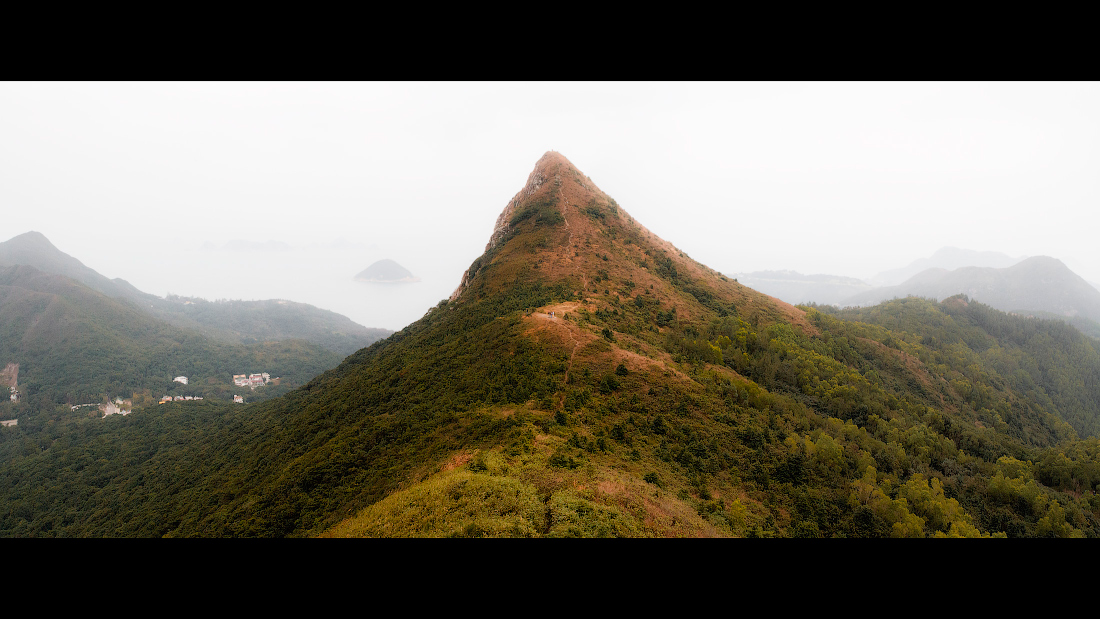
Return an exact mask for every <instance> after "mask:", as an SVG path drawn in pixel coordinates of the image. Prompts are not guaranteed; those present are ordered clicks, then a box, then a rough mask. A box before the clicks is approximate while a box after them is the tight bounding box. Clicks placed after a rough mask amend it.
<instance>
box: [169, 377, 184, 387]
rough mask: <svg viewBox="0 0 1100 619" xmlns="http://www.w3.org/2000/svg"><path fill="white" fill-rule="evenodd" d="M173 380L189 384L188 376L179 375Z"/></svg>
mask: <svg viewBox="0 0 1100 619" xmlns="http://www.w3.org/2000/svg"><path fill="white" fill-rule="evenodd" d="M172 380H174V381H176V382H177V383H183V384H185V385H186V384H187V377H186V376H177V377H175V378H173V379H172Z"/></svg>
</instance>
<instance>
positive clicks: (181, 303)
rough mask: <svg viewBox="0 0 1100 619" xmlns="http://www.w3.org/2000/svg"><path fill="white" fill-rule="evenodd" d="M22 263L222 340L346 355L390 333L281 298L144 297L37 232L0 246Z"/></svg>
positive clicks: (8, 261) (0, 257)
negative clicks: (285, 343)
mask: <svg viewBox="0 0 1100 619" xmlns="http://www.w3.org/2000/svg"><path fill="white" fill-rule="evenodd" d="M14 265H28V266H33V267H35V268H36V269H38V270H40V271H43V272H45V273H54V274H57V275H63V276H65V277H68V278H71V279H74V280H76V281H78V282H80V283H82V284H84V285H85V286H87V287H89V288H91V289H92V290H95V291H97V292H100V293H102V294H104V295H106V296H108V297H111V298H114V299H118V300H125V301H128V302H129V303H131V304H132V305H133V306H134V307H136V308H138V309H140V310H141V311H143V312H145V313H147V314H150V315H152V316H155V317H156V318H159V319H161V320H164V321H167V322H168V323H170V324H173V325H175V326H177V327H180V328H184V329H190V330H194V331H198V332H200V333H202V334H203V335H206V336H208V337H212V338H215V339H219V340H222V341H225V342H232V343H237V344H252V343H256V342H260V341H268V340H286V339H303V340H306V341H307V342H312V343H314V344H318V345H320V346H322V347H324V348H327V349H328V350H331V351H333V352H336V353H339V354H341V355H344V356H347V355H349V354H351V353H353V352H355V351H356V350H359V349H360V348H363V347H364V346H368V345H370V344H372V343H374V342H376V341H378V340H380V339H382V338H384V337H387V336H388V335H389V334H390V333H392V332H391V331H389V330H388V329H373V328H368V327H364V326H362V325H359V324H357V323H355V322H352V321H351V319H349V318H347V317H345V316H342V315H340V314H337V313H335V312H331V311H328V310H323V309H320V308H316V307H313V306H312V305H308V304H305V303H295V302H293V301H285V300H267V301H226V302H218V303H213V302H209V301H206V300H204V299H195V298H182V297H171V298H161V297H158V296H155V295H151V294H147V293H144V292H142V291H140V290H138V289H137V288H135V287H134V286H133V285H131V284H130V283H129V282H127V281H125V280H123V279H118V278H116V279H108V278H106V277H104V276H102V275H100V274H99V273H97V272H96V271H95V270H93V269H90V268H88V267H87V266H85V265H84V264H83V263H82V262H80V261H79V260H77V259H76V258H73V257H72V256H70V255H68V254H66V253H64V252H62V251H61V250H59V249H58V248H57V247H55V246H54V245H53V244H52V243H50V241H49V240H48V239H47V238H46V237H45V236H43V235H42V234H41V233H39V232H27V233H25V234H21V235H19V236H17V237H14V238H12V239H9V240H7V241H5V242H3V243H0V267H3V266H14Z"/></svg>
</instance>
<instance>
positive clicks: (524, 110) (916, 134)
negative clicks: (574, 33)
mask: <svg viewBox="0 0 1100 619" xmlns="http://www.w3.org/2000/svg"><path fill="white" fill-rule="evenodd" d="M551 149H553V150H557V151H559V152H561V153H562V154H564V155H565V156H566V157H567V158H569V159H570V160H571V161H572V162H573V163H574V165H576V166H577V167H578V168H579V169H580V170H581V171H582V172H583V173H585V174H586V175H588V176H589V177H591V178H592V180H593V181H594V182H595V183H596V184H597V185H598V186H599V187H600V188H601V189H603V190H604V191H605V192H607V193H608V194H609V195H611V196H612V197H614V198H615V199H616V201H618V203H619V204H620V205H621V206H622V207H623V208H625V209H626V210H627V211H628V212H629V213H630V214H631V215H633V216H634V218H635V219H637V220H638V221H640V222H641V223H642V224H644V225H645V226H647V227H648V228H649V229H650V230H652V231H653V232H655V233H656V234H658V235H659V236H661V237H663V238H665V239H667V240H669V241H671V242H672V243H673V244H675V245H676V246H678V247H679V248H681V249H682V250H684V251H685V252H687V253H688V254H689V255H691V256H692V257H693V258H695V259H696V260H699V261H701V262H703V263H705V264H707V265H709V266H711V267H713V268H715V269H717V270H719V271H723V272H727V273H732V272H745V271H755V270H763V269H793V270H797V271H800V272H802V273H807V274H810V273H831V274H837V275H849V276H853V277H870V276H871V275H873V274H875V273H877V272H879V271H883V270H886V269H891V268H897V267H901V266H904V265H906V264H908V263H909V262H912V261H913V260H915V259H917V258H921V257H927V256H930V255H931V254H932V253H933V252H934V251H935V250H937V249H939V248H940V247H943V246H947V245H950V246H956V247H963V248H967V249H974V250H985V251H999V252H1003V253H1006V254H1009V255H1012V256H1023V255H1028V256H1033V255H1049V256H1054V257H1056V258H1059V259H1061V260H1062V261H1063V262H1065V263H1066V264H1067V265H1068V266H1069V267H1070V268H1071V269H1073V270H1074V271H1075V272H1077V273H1078V274H1079V275H1081V276H1082V277H1084V278H1085V279H1088V280H1091V281H1094V282H1100V252H1098V251H1097V232H1098V231H1100V215H1098V214H1097V206H1098V205H1100V200H1098V198H1100V174H1098V173H1100V87H1098V85H1097V84H1096V83H1084V84H1082V83H1068V84H1063V83H1041V84H1016V83H1011V84H1000V83H978V84H969V83H947V84H938V83H917V84H911V83H900V84H899V83H872V84H863V83H824V84H821V83H811V84H803V83H793V84H786V83H764V84H758V83H733V84H729V83H702V84H699V83H691V84H682V83H673V84H665V83H658V84H652V83H642V84H623V83H611V84H600V83H596V84H590V83H582V84H569V83H524V84H512V83H508V84H496V83H488V84H486V83H474V84H463V83H458V84H454V83H446V84H433V83H429V84H407V83H398V84H389V83H383V84H373V83H368V84H358V83H335V84H331V83H305V84H299V83H275V84H271V83H245V84H225V83H216V84H205V83H185V84H175V83H165V84H159V83H139V84H128V83H123V84H41V83H35V84H21V83H3V84H0V214H2V217H0V237H2V238H0V240H6V239H8V238H11V237H12V236H15V235H17V234H21V233H23V232H26V231H28V230H37V231H39V232H42V233H43V234H45V235H46V236H47V237H48V238H49V239H50V240H51V241H52V242H53V243H54V244H55V245H56V246H58V248H60V249H61V250H62V251H64V252H66V253H68V254H70V255H73V256H75V257H76V258H78V259H80V260H81V261H82V262H84V263H85V264H86V265H88V266H90V267H92V268H93V269H96V270H97V271H99V272H100V273H102V274H104V275H106V276H108V277H121V278H123V279H126V280H128V281H130V282H131V283H132V284H134V285H135V286H137V287H138V288H140V289H142V290H145V291H146V292H151V293H154V294H158V295H163V294H165V293H166V292H169V291H171V292H174V293H177V294H188V295H194V296H202V297H207V298H218V297H231V298H263V297H279V298H288V299H291V300H295V301H302V302H307V303H313V304H314V305H319V306H321V307H325V308H326V309H333V310H335V311H339V312H341V313H344V314H346V315H348V316H350V317H352V318H353V319H354V320H356V321H357V322H361V323H363V324H365V325H367V326H383V327H388V328H400V327H401V326H403V325H404V324H407V323H408V322H410V321H412V320H415V319H416V318H418V317H419V316H420V315H421V314H423V311H424V310H425V309H427V307H428V306H429V305H430V304H433V303H434V302H435V301H438V300H439V299H441V298H444V297H446V296H447V295H448V294H450V292H451V291H452V290H453V289H454V288H455V286H456V285H457V284H458V280H459V278H460V277H461V274H462V271H463V270H465V268H466V267H467V266H469V264H470V262H471V261H472V260H473V259H474V258H476V257H477V256H478V255H479V254H480V253H481V252H482V251H483V250H484V247H485V243H486V241H487V240H488V238H489V235H490V233H491V231H492V227H493V223H494V221H495V220H496V217H497V215H498V214H499V213H500V211H501V210H502V209H503V208H504V206H505V204H506V203H507V202H508V200H509V199H510V198H511V197H512V196H513V195H514V194H515V193H516V192H517V191H518V190H519V189H520V188H522V187H523V185H524V183H525V182H526V179H527V175H528V173H529V172H530V171H531V169H532V167H533V166H534V164H535V161H536V160H538V158H539V157H540V156H542V154H543V153H544V152H545V151H547V150H551ZM235 239H242V240H246V241H252V242H256V243H265V242H268V241H279V242H281V243H285V244H286V245H288V246H290V247H291V249H290V250H286V251H281V252H279V251H253V252H249V251H227V250H218V249H211V248H212V247H213V248H218V247H223V246H224V245H225V244H226V243H227V242H228V241H231V240H235ZM204 245H205V249H204ZM381 258H391V259H394V260H396V261H397V262H399V263H401V264H402V265H404V266H406V267H407V268H409V269H410V270H411V271H413V273H414V274H416V275H418V276H420V277H421V278H422V280H423V281H422V282H420V283H418V284H409V285H408V287H406V288H404V289H401V290H402V291H401V292H393V290H396V289H386V290H381V291H380V290H378V289H376V288H369V287H366V288H365V287H363V286H362V285H360V286H359V288H354V287H351V288H344V287H342V286H344V284H345V283H346V282H348V281H349V280H350V278H351V277H352V276H354V275H355V273H357V272H359V271H360V270H362V269H364V268H366V267H367V266H368V265H369V264H370V263H372V262H374V261H375V260H378V259H381ZM318 269H321V270H323V271H324V276H323V277H321V276H316V275H315V273H316V272H317V270H318ZM349 290H352V291H355V292H352V293H349V292H348V291H349ZM409 291H411V292H409ZM387 295H388V296H387ZM394 295H398V296H401V297H402V299H403V300H402V301H401V302H400V303H398V302H394V303H386V302H382V301H380V300H377V299H386V298H391V297H393V296H394ZM376 298H377V299H376ZM371 299H375V300H374V301H372V300H371ZM389 305H393V306H394V307H397V306H400V308H399V309H394V310H393V311H387V310H386V307H387V306H389ZM406 306H407V307H406Z"/></svg>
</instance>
